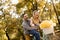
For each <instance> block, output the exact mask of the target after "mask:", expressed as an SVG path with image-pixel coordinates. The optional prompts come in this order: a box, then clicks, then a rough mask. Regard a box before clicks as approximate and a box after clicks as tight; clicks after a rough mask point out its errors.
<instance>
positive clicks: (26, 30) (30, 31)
mask: <svg viewBox="0 0 60 40" xmlns="http://www.w3.org/2000/svg"><path fill="white" fill-rule="evenodd" d="M22 26H23V29H24V35H25V38H26V40H29V39H30V38H29V37H28V35H29V34H32V35H33V36H34V37H35V38H36V40H40V35H39V33H38V32H37V31H35V29H36V28H33V27H31V26H30V20H29V19H28V15H27V14H25V15H24V18H23V23H22Z"/></svg>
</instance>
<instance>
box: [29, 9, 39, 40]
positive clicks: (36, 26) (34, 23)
mask: <svg viewBox="0 0 60 40" xmlns="http://www.w3.org/2000/svg"><path fill="white" fill-rule="evenodd" d="M39 24H40V19H39V13H38V11H36V10H35V11H34V12H33V16H32V17H31V20H30V25H31V27H32V28H34V30H33V31H37V32H38V31H39ZM38 34H39V32H38ZM36 36H37V35H36ZM37 38H39V40H40V34H39V36H37ZM37 38H36V40H38V39H37Z"/></svg>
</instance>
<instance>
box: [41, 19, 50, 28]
mask: <svg viewBox="0 0 60 40" xmlns="http://www.w3.org/2000/svg"><path fill="white" fill-rule="evenodd" d="M50 26H51V23H50V22H49V21H48V20H45V21H42V23H41V24H40V28H49V27H50Z"/></svg>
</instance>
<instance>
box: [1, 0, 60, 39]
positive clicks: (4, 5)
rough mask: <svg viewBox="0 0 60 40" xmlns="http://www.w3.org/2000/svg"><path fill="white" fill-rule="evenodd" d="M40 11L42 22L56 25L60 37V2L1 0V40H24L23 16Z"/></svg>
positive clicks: (47, 0) (58, 0) (52, 0)
mask: <svg viewBox="0 0 60 40" xmlns="http://www.w3.org/2000/svg"><path fill="white" fill-rule="evenodd" d="M34 10H38V12H39V13H40V19H41V20H46V19H47V20H52V21H53V22H54V23H56V24H57V25H56V27H55V28H54V29H55V32H56V33H57V35H58V36H59V35H60V33H59V32H60V0H0V40H24V35H23V30H22V25H21V24H22V17H23V16H22V15H23V14H24V13H27V14H28V15H29V17H31V16H32V12H33V11H34Z"/></svg>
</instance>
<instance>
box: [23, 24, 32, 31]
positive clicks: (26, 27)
mask: <svg viewBox="0 0 60 40" xmlns="http://www.w3.org/2000/svg"><path fill="white" fill-rule="evenodd" d="M22 26H23V28H24V29H27V30H32V29H33V28H31V27H30V26H29V25H26V24H24V23H23V24H22Z"/></svg>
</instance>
